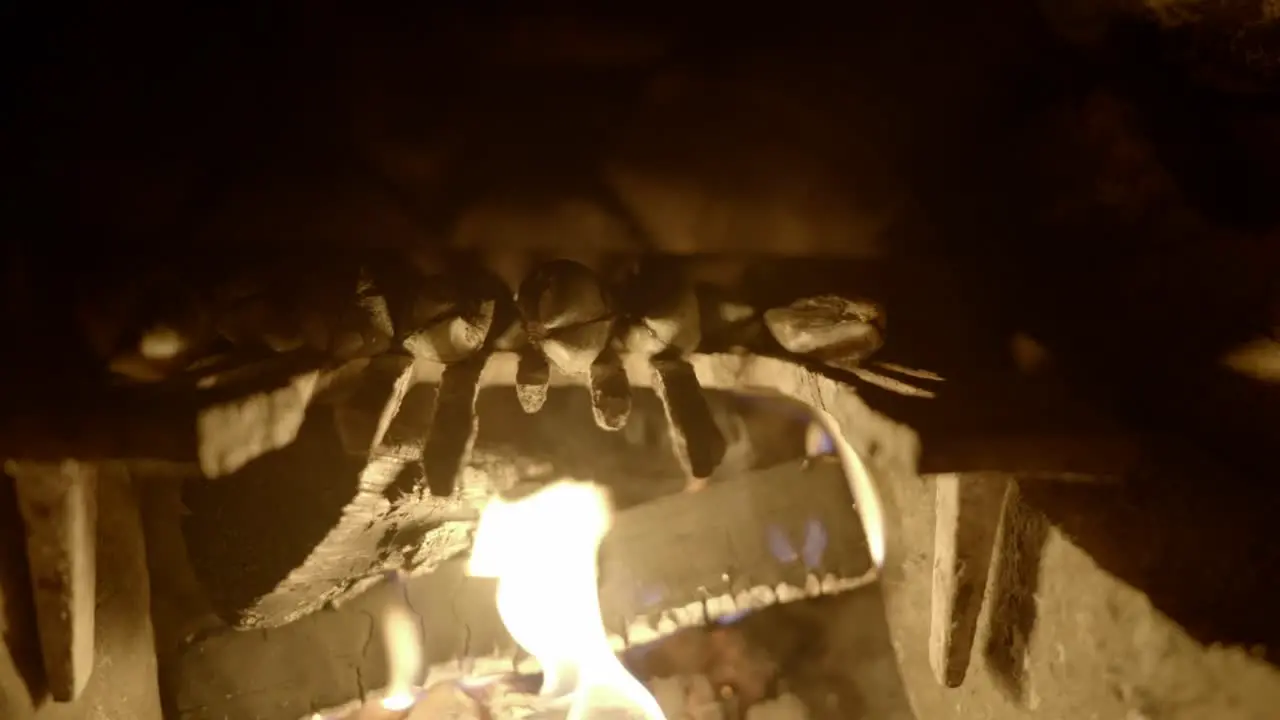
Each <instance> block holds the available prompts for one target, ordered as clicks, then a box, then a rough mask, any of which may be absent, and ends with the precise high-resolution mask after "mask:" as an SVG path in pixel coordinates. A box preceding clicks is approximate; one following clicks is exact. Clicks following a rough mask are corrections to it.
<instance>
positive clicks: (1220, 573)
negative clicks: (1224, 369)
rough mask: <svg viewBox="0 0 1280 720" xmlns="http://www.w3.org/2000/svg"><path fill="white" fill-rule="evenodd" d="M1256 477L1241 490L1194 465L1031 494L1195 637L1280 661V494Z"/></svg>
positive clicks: (1027, 490)
mask: <svg viewBox="0 0 1280 720" xmlns="http://www.w3.org/2000/svg"><path fill="white" fill-rule="evenodd" d="M1193 468H1195V469H1193ZM1254 480H1255V482H1254V483H1253V485H1252V486H1251V487H1249V488H1241V487H1239V486H1237V485H1233V484H1230V483H1225V482H1221V471H1215V470H1214V468H1212V466H1209V467H1205V468H1203V469H1202V468H1196V467H1195V466H1189V467H1184V468H1180V469H1172V470H1171V471H1170V472H1168V473H1167V474H1163V475H1161V476H1158V477H1156V478H1155V479H1148V480H1146V481H1142V482H1136V483H1133V484H1131V485H1128V486H1125V487H1122V488H1110V489H1106V488H1091V487H1086V486H1074V485H1073V486H1065V485H1062V486H1056V487H1050V486H1046V485H1038V486H1034V487H1032V486H1029V485H1028V486H1027V487H1024V494H1025V497H1026V501H1027V503H1028V504H1029V505H1030V506H1032V507H1034V508H1036V509H1037V510H1039V511H1040V512H1042V513H1044V516H1045V517H1046V518H1047V520H1048V521H1049V522H1051V523H1052V524H1053V525H1055V526H1057V527H1059V528H1061V529H1062V531H1063V532H1064V533H1066V534H1067V535H1068V536H1069V537H1070V538H1071V539H1072V540H1073V542H1075V543H1076V545H1078V546H1079V547H1080V548H1081V549H1083V550H1084V551H1085V552H1087V553H1089V555H1090V556H1092V557H1093V559H1094V560H1095V561H1096V562H1097V563H1098V564H1099V565H1100V566H1101V567H1102V568H1103V569H1104V570H1106V571H1108V572H1110V573H1112V574H1114V575H1115V576H1116V577H1117V578H1119V579H1121V580H1123V581H1124V582H1127V583H1128V584H1130V585H1132V586H1133V587H1134V588H1136V589H1138V590H1141V591H1142V592H1143V593H1145V594H1146V595H1147V596H1148V597H1149V598H1150V600H1151V602H1152V604H1153V605H1154V606H1155V607H1156V608H1157V609H1158V610H1159V611H1160V612H1162V613H1164V614H1165V615H1167V616H1168V617H1169V618H1170V619H1172V620H1173V621H1175V622H1177V623H1178V624H1179V625H1181V626H1182V627H1183V628H1184V629H1185V630H1186V631H1187V632H1188V633H1189V634H1190V635H1191V636H1192V637H1194V638H1195V639H1196V640H1198V641H1200V642H1202V643H1204V644H1206V645H1210V644H1215V643H1220V644H1224V645H1238V646H1241V647H1245V648H1249V649H1251V650H1252V651H1257V652H1261V653H1262V655H1261V657H1264V658H1265V659H1266V660H1267V661H1268V662H1270V663H1271V664H1273V665H1277V664H1280V616H1277V614H1276V612H1275V603H1274V602H1273V600H1274V599H1275V598H1276V597H1280V572H1277V568H1280V543H1278V542H1276V539H1275V538H1276V518H1277V517H1280V488H1277V487H1276V486H1275V484H1274V483H1273V482H1271V479H1270V478H1267V477H1261V476H1258V477H1255V478H1254Z"/></svg>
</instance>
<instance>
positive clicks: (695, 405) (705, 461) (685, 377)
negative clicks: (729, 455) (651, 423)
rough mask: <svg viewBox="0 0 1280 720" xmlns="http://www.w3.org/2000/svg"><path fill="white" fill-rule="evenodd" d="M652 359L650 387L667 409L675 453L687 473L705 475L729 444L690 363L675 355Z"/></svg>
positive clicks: (708, 474) (709, 473) (698, 476)
mask: <svg viewBox="0 0 1280 720" xmlns="http://www.w3.org/2000/svg"><path fill="white" fill-rule="evenodd" d="M651 362H652V364H653V389H654V390H655V391H656V392H657V393H658V397H659V398H660V399H661V400H662V405H663V407H664V408H665V409H666V412H667V424H668V427H669V428H670V431H671V444H672V446H673V447H674V448H675V450H676V455H677V456H678V457H679V458H680V459H681V461H682V462H683V463H685V466H686V469H687V470H688V471H689V474H690V475H692V476H693V477H695V478H698V479H702V478H706V477H708V476H710V475H711V473H713V472H715V469H716V467H717V466H718V465H719V464H720V461H721V460H723V459H724V453H725V450H726V448H727V447H728V446H727V444H726V442H725V439H724V434H723V433H721V432H720V427H719V426H718V425H716V422H715V418H713V417H712V415H711V408H710V407H709V406H708V405H707V399H706V398H705V397H704V396H703V395H702V387H701V386H699V385H698V378H697V376H696V375H695V374H694V371H693V366H692V365H690V364H689V362H688V361H687V360H685V359H684V358H681V357H676V356H666V357H663V356H655V357H654V358H652V359H651Z"/></svg>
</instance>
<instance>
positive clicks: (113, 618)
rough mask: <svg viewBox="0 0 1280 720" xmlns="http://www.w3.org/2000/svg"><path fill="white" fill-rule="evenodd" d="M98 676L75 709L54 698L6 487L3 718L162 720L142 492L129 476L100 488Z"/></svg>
mask: <svg viewBox="0 0 1280 720" xmlns="http://www.w3.org/2000/svg"><path fill="white" fill-rule="evenodd" d="M98 513H99V516H98V538H97V592H96V596H97V597H96V604H97V610H96V613H97V622H96V625H95V637H94V662H93V674H92V675H91V676H90V678H89V681H88V685H87V686H86V687H85V689H84V691H83V692H82V693H81V694H80V696H79V697H78V698H77V699H76V700H75V701H74V702H70V703H53V702H50V701H48V700H47V699H46V692H45V690H44V686H45V675H44V670H43V668H42V665H41V653H40V641H39V638H38V637H37V632H36V619H35V608H34V604H33V602H32V600H31V582H30V580H29V577H28V565H27V559H26V552H25V538H24V533H23V524H22V518H21V515H20V514H19V512H18V505H17V497H16V493H15V490H14V483H13V482H12V480H10V479H9V478H7V477H6V478H4V479H3V481H0V717H3V718H5V720H74V719H78V718H87V717H92V718H94V720H160V718H161V713H160V694H159V688H158V684H157V681H156V660H155V646H154V642H153V640H152V631H151V595H150V589H149V580H148V573H147V563H146V551H145V544H144V540H143V534H142V524H141V518H140V516H139V511H138V504H137V497H136V492H135V488H134V486H133V484H132V483H131V482H130V481H129V480H128V478H127V477H123V476H119V475H114V476H112V477H110V478H103V481H102V482H100V483H99V488H98Z"/></svg>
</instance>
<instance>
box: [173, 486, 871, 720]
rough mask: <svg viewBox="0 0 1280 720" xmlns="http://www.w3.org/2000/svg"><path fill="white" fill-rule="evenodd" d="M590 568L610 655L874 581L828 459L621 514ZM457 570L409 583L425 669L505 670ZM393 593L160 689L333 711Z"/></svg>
mask: <svg viewBox="0 0 1280 720" xmlns="http://www.w3.org/2000/svg"><path fill="white" fill-rule="evenodd" d="M600 562H601V602H602V605H603V612H604V615H605V617H606V618H607V619H608V621H609V622H608V624H609V625H610V633H611V635H612V636H613V639H614V642H615V643H616V644H617V645H618V647H619V649H622V648H623V647H625V646H626V645H628V644H636V645H639V644H643V643H646V642H650V641H652V640H655V639H657V638H659V637H661V636H665V635H670V634H672V633H675V632H676V631H677V630H679V629H681V628H686V627H697V626H702V625H705V624H708V623H714V622H716V621H717V620H731V619H734V618H736V617H738V616H740V615H741V614H743V611H746V610H756V609H761V608H765V607H769V606H773V605H776V604H785V603H788V602H794V601H796V600H800V599H804V598H813V597H819V596H826V595H834V594H839V593H842V592H846V591H848V590H851V589H853V588H856V587H865V586H867V585H868V584H869V583H872V582H874V570H873V565H872V563H871V560H870V557H869V555H868V553H867V548H866V543H865V541H864V540H863V539H862V531H861V527H860V526H859V522H858V516H857V513H856V511H855V510H854V507H853V500H852V495H851V493H850V490H849V487H848V483H847V481H846V480H845V478H844V476H843V473H842V472H841V470H840V468H839V466H838V464H836V463H830V462H817V463H812V464H807V465H806V464H804V463H802V462H792V463H787V464H784V465H781V466H778V467H775V468H771V469H769V470H765V471H761V472H753V473H747V474H744V475H743V476H741V477H739V478H737V479H734V480H730V481H727V482H725V483H722V484H716V485H711V486H709V487H708V488H706V489H704V490H702V491H699V492H693V493H680V494H677V495H672V496H669V497H666V498H662V499H659V500H655V501H653V502H651V503H646V504H642V505H638V506H636V507H633V508H630V509H626V510H623V511H621V512H620V513H618V515H617V517H616V519H615V524H614V528H613V530H612V531H611V532H610V534H609V535H608V536H607V537H606V539H605V542H604V545H603V547H602V549H601V554H600ZM463 567H464V561H462V560H461V559H459V560H457V561H454V562H451V563H448V564H446V565H445V566H444V567H443V568H442V569H441V570H439V571H437V572H435V573H431V574H427V575H423V576H421V577H418V578H415V579H413V580H411V581H410V583H409V590H408V592H409V601H410V603H411V605H412V607H413V608H414V610H416V611H417V613H418V614H419V615H420V616H421V617H422V618H423V620H424V626H425V628H426V631H425V632H426V637H425V645H426V649H427V655H428V659H429V661H430V662H431V663H432V664H437V665H438V664H452V665H455V666H458V665H459V664H461V665H462V666H466V664H467V663H468V662H481V663H493V662H494V661H498V662H502V663H506V664H507V666H508V667H514V666H515V664H516V663H517V662H518V661H520V660H521V658H520V657H519V654H518V652H517V649H516V647H515V645H514V643H513V641H512V640H511V638H510V636H509V635H508V634H507V632H506V631H505V629H503V627H502V624H501V621H500V620H499V618H498V616H497V610H496V607H495V605H494V591H495V587H496V586H495V584H494V582H493V581H492V580H487V579H473V578H468V577H466V576H465V575H464V574H463ZM727 571H728V572H727ZM390 590H391V588H390V586H385V585H383V586H378V587H377V588H375V589H373V590H371V591H370V592H368V593H366V594H365V595H364V596H362V597H359V598H356V599H354V600H352V601H351V602H350V603H349V604H347V605H344V606H342V607H340V608H338V609H337V610H335V611H330V612H319V613H315V614H312V615H310V616H308V617H305V618H303V619H301V620H298V621H297V622H293V623H289V624H287V625H284V626H281V627H276V628H270V629H266V630H264V631H263V632H254V633H238V632H224V633H221V634H216V635H213V636H208V637H205V638H203V639H200V640H197V641H196V642H195V643H193V644H192V645H190V646H188V647H187V648H186V649H185V651H184V652H183V654H182V658H181V660H180V665H181V667H180V669H179V670H178V672H176V673H175V674H174V677H182V678H185V679H184V680H183V681H182V684H181V686H180V687H177V688H170V689H169V691H170V692H176V693H177V694H178V704H179V709H180V711H181V714H180V717H183V718H191V719H192V720H194V719H195V718H212V717H218V716H219V715H218V713H230V714H232V715H236V714H237V713H249V714H251V715H253V714H254V713H264V714H261V715H254V716H258V717H263V718H271V719H274V718H277V717H279V718H285V717H297V716H298V715H300V714H301V713H302V712H305V711H306V710H307V709H308V708H309V707H312V705H311V703H314V706H315V707H323V706H325V705H337V704H340V703H342V702H345V701H347V700H349V699H350V698H352V697H355V696H358V695H359V694H360V692H361V689H362V688H366V689H368V688H373V687H377V686H378V685H379V684H380V683H381V682H382V680H380V678H381V677H383V675H382V673H384V672H385V670H384V669H383V668H382V664H381V659H380V658H381V650H380V649H379V647H378V641H377V640H376V632H374V626H373V618H374V617H376V614H377V613H378V612H379V610H380V608H381V607H382V603H383V602H384V599H383V598H382V597H381V596H380V593H383V592H388V591H390ZM549 591H550V590H549ZM289 712H292V713H293V715H292V716H290V715H288V713H289Z"/></svg>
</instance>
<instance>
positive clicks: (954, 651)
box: [929, 474, 1010, 688]
mask: <svg viewBox="0 0 1280 720" xmlns="http://www.w3.org/2000/svg"><path fill="white" fill-rule="evenodd" d="M1009 487H1010V482H1009V478H1008V476H1006V475H980V474H964V475H962V474H948V475H940V476H938V477H936V478H934V493H935V495H934V502H935V513H936V515H935V521H934V522H935V525H934V533H935V534H934V550H933V593H932V614H931V616H930V626H929V665H930V666H931V667H932V669H933V674H934V677H935V678H936V679H937V681H938V682H939V683H941V684H943V685H945V686H946V687H951V688H955V687H960V685H961V684H962V683H963V682H964V676H965V673H966V672H967V670H968V668H969V658H970V655H971V654H972V652H973V644H974V638H975V637H976V636H977V631H978V616H979V615H980V614H981V612H982V598H983V596H984V594H985V593H986V588H987V578H988V575H989V574H990V570H991V558H992V556H993V554H994V552H995V543H996V535H997V533H998V532H999V529H1000V522H1001V518H1002V516H1003V512H1004V506H1005V501H1006V495H1007V494H1008V490H1009Z"/></svg>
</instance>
